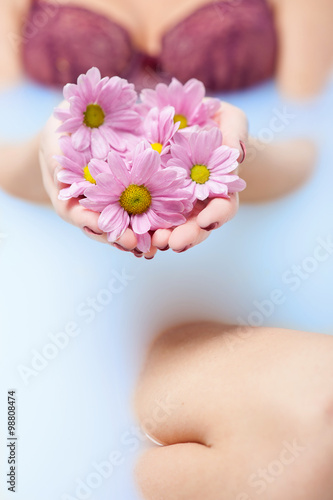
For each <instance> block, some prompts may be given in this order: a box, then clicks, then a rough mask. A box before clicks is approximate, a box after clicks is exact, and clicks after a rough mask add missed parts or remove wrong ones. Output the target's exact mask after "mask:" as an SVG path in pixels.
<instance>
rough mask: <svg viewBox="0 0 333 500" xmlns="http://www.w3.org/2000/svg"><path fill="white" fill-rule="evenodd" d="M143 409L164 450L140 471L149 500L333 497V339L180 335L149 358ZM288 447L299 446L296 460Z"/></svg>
mask: <svg viewBox="0 0 333 500" xmlns="http://www.w3.org/2000/svg"><path fill="white" fill-rule="evenodd" d="M135 408H136V412H137V415H138V419H139V422H140V425H141V427H142V429H143V430H144V431H145V432H147V433H149V434H150V435H151V436H153V437H154V439H156V440H157V441H158V442H160V443H162V444H163V445H164V446H161V447H158V446H152V447H151V448H150V449H149V450H148V451H146V452H145V453H144V455H143V456H142V457H141V458H140V460H139V463H138V464H137V470H136V475H137V480H138V484H139V487H140V491H141V493H142V496H143V498H144V499H146V500H160V499H163V500H169V499H170V500H171V499H172V500H185V499H189V498H191V500H202V499H203V498H205V499H206V500H250V499H251V500H255V499H257V498H258V499H259V498H260V499H262V500H282V499H283V500H318V499H319V498H320V500H331V499H332V497H333V478H332V473H331V471H332V460H333V338H332V337H330V336H326V335H318V334H311V333H304V332H296V331H289V330H281V329H270V328H250V327H232V326H227V325H221V324H216V323H198V324H189V325H182V326H180V327H176V328H172V329H170V330H168V331H166V332H164V333H163V334H162V335H160V336H159V337H158V338H157V339H156V340H155V341H154V343H153V345H152V346H151V348H150V350H149V353H148V356H147V359H146V362H145V364H144V367H143V370H142V373H141V376H140V378H139V383H138V385H137V389H136V393H135ZM286 442H287V443H289V444H292V443H293V444H295V443H296V451H295V454H294V456H293V455H292V454H291V453H290V451H289V452H288V451H287V449H288V445H286V444H285V443H286ZM277 462H278V463H277ZM251 477H252V485H251V484H249V480H250V479H251Z"/></svg>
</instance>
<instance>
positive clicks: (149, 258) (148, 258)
mask: <svg viewBox="0 0 333 500" xmlns="http://www.w3.org/2000/svg"><path fill="white" fill-rule="evenodd" d="M154 257H155V256H154V255H153V256H152V257H146V256H145V259H146V260H152V259H153V258H154Z"/></svg>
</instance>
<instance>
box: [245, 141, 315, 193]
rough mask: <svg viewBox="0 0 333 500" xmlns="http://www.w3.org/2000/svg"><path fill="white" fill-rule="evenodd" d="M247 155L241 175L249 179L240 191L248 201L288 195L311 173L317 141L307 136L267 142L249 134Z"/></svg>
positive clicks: (246, 179)
mask: <svg viewBox="0 0 333 500" xmlns="http://www.w3.org/2000/svg"><path fill="white" fill-rule="evenodd" d="M246 146H247V156H246V159H245V161H244V163H242V164H241V165H240V167H239V175H240V177H242V179H244V180H245V181H246V183H247V188H246V189H245V190H244V191H243V192H242V193H240V200H241V201H242V202H245V203H253V202H256V203H258V202H266V201H269V200H272V199H275V198H279V197H280V196H285V195H287V194H289V193H290V192H292V191H294V190H295V189H297V188H299V187H300V186H301V185H302V184H304V183H305V182H306V181H307V180H308V179H309V177H310V175H311V174H312V172H313V170H314V167H315V163H316V156H317V149H316V146H315V144H314V143H313V142H312V141H310V140H307V139H294V140H289V141H279V142H273V143H271V144H265V143H263V142H261V141H259V139H255V138H253V137H250V138H249V141H248V143H247V145H246Z"/></svg>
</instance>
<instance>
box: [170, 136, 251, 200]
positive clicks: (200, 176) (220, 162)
mask: <svg viewBox="0 0 333 500" xmlns="http://www.w3.org/2000/svg"><path fill="white" fill-rule="evenodd" d="M221 144H222V133H221V131H220V130H219V129H218V128H213V129H211V130H208V131H207V130H201V131H200V132H193V133H192V134H191V135H190V136H189V137H185V136H183V135H178V136H177V137H176V143H175V144H174V145H172V146H171V159H170V160H169V161H168V164H167V166H168V168H169V167H173V168H176V167H177V168H182V169H184V171H185V172H186V179H187V181H186V185H187V186H188V187H189V188H190V189H191V190H192V193H193V196H194V197H195V198H196V199H198V200H205V199H206V198H208V197H212V198H220V197H222V198H228V197H229V194H230V193H236V192H238V191H242V190H243V189H245V187H246V183H245V181H243V180H242V179H240V178H239V177H238V175H231V174H230V172H232V171H234V170H235V169H236V168H237V166H238V163H237V158H238V157H239V151H238V150H237V149H234V148H229V147H228V146H222V145H221Z"/></svg>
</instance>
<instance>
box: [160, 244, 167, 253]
mask: <svg viewBox="0 0 333 500" xmlns="http://www.w3.org/2000/svg"><path fill="white" fill-rule="evenodd" d="M169 248H170V247H169V245H167V246H166V247H163V248H159V250H161V252H166V251H167V250H169Z"/></svg>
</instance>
